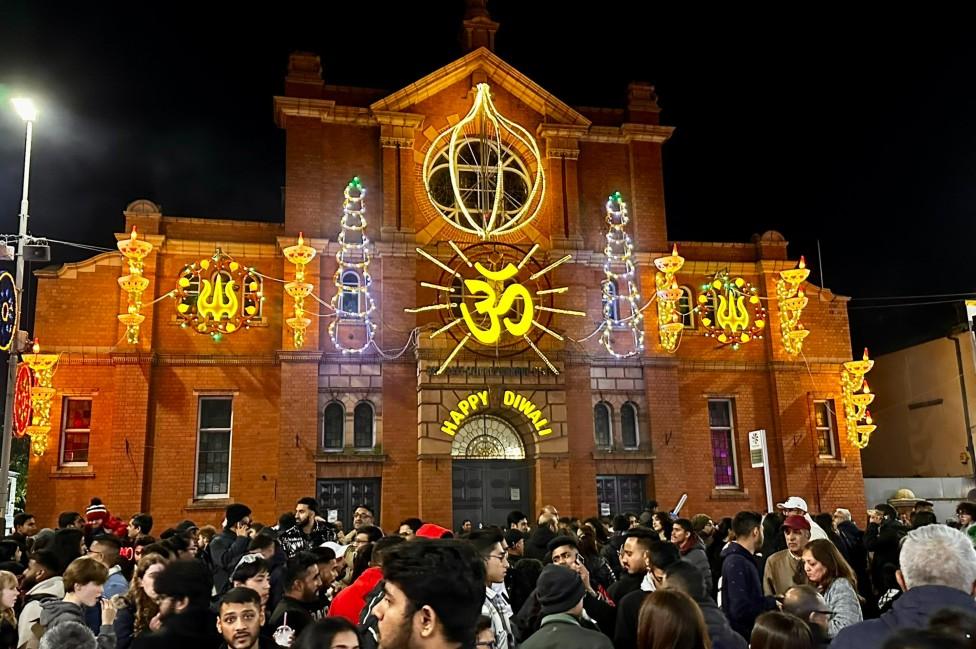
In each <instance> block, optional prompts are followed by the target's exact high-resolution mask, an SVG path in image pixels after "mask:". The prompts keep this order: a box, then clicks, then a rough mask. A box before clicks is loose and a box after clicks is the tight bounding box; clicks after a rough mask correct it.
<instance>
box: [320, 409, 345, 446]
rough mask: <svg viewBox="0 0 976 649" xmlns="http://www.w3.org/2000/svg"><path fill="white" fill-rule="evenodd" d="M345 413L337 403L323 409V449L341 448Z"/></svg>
mask: <svg viewBox="0 0 976 649" xmlns="http://www.w3.org/2000/svg"><path fill="white" fill-rule="evenodd" d="M345 418H346V415H345V412H343V410H342V406H341V405H340V404H338V403H330V404H329V405H328V406H326V407H325V440H324V445H325V448H342V442H343V440H342V438H343V429H344V424H345Z"/></svg>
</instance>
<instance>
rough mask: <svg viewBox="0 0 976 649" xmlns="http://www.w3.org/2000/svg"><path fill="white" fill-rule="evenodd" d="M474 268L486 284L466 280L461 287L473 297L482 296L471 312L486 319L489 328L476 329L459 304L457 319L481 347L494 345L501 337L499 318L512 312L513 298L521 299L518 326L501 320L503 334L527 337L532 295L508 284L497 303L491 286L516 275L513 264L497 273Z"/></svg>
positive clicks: (462, 305)
mask: <svg viewBox="0 0 976 649" xmlns="http://www.w3.org/2000/svg"><path fill="white" fill-rule="evenodd" d="M474 268H475V270H477V271H478V272H479V273H481V275H482V276H483V277H484V278H485V279H487V280H488V281H487V282H486V281H483V280H480V279H466V280H464V285H465V286H466V287H467V289H468V290H469V291H470V292H471V293H473V294H475V295H477V294H479V293H480V294H484V295H485V298H484V299H482V300H478V301H477V302H475V305H474V310H475V311H477V312H478V313H480V314H481V315H487V316H488V318H489V319H490V321H491V324H490V325H489V326H488V327H487V328H481V327H479V326H478V325H477V324H475V323H474V321H473V320H472V319H471V312H470V311H469V310H468V305H466V304H465V303H464V302H461V316H462V317H463V318H464V323H465V324H466V325H467V326H468V331H470V332H471V333H472V335H474V337H475V338H477V339H478V341H479V342H480V343H481V344H482V345H492V344H494V343H496V342H498V339H499V338H500V337H501V333H502V331H501V322H502V321H500V316H503V315H505V314H506V313H508V312H509V311H510V310H511V309H512V305H513V304H514V303H515V300H516V299H517V298H522V303H523V304H524V307H523V309H522V317H521V318H520V319H519V320H518V322H512V320H511V318H504V320H503V321H504V323H505V329H506V331H508V333H510V334H512V335H513V336H518V337H521V336H524V335H525V334H527V333H528V331H529V328H530V327H531V326H532V317H533V315H534V313H535V307H534V306H533V304H532V294H531V293H529V289H527V288H525V287H524V286H522V285H521V284H511V285H509V286H507V287H505V290H504V292H502V296H501V299H499V298H498V295H497V293H496V292H495V286H497V285H499V284H501V283H502V282H504V281H505V280H508V279H511V278H512V277H515V275H517V274H518V268H516V267H515V265H514V264H511V263H509V264H508V265H507V266H505V268H503V269H501V270H498V271H492V270H488V269H487V268H485V267H484V266H482V265H481V263H480V262H477V263H475V265H474Z"/></svg>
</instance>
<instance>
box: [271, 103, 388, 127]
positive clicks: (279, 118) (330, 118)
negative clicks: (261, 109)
mask: <svg viewBox="0 0 976 649" xmlns="http://www.w3.org/2000/svg"><path fill="white" fill-rule="evenodd" d="M274 108H275V123H276V124H277V125H278V126H279V127H281V128H285V126H286V122H287V118H289V117H311V118H317V119H319V120H321V121H322V123H323V124H351V125H353V126H376V125H377V124H379V122H378V121H377V120H376V118H375V117H373V115H372V113H370V111H369V109H368V108H361V107H358V106H339V105H337V104H336V103H335V101H334V100H332V99H303V98H299V97H280V96H279V97H275V98H274Z"/></svg>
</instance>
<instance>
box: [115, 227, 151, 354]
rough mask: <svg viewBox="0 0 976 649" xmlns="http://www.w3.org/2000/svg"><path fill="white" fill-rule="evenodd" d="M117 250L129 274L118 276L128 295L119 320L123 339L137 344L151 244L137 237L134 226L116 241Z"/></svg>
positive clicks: (143, 318)
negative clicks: (127, 301)
mask: <svg viewBox="0 0 976 649" xmlns="http://www.w3.org/2000/svg"><path fill="white" fill-rule="evenodd" d="M118 248H119V252H121V253H122V256H123V257H125V258H126V260H127V261H128V262H129V274H128V275H123V276H122V277H120V278H119V287H121V289H122V291H123V292H124V293H125V294H126V295H128V298H129V304H128V307H127V308H126V312H125V313H120V314H119V316H118V318H119V322H121V323H122V324H124V325H125V339H126V342H127V343H129V344H130V345H137V344H139V325H140V324H142V322H143V321H144V320H145V319H146V316H144V315H142V313H140V311H142V294H143V292H145V290H146V289H147V288H149V278H147V277H145V276H143V274H142V273H143V270H144V269H145V263H146V262H145V260H146V257H147V256H148V255H149V253H151V252H152V249H153V245H152V244H151V243H149V242H148V241H145V240H143V239H140V238H139V235H138V233H137V232H136V226H134V225H133V226H132V232H131V233H130V234H129V238H128V239H122V240H120V241H119V242H118Z"/></svg>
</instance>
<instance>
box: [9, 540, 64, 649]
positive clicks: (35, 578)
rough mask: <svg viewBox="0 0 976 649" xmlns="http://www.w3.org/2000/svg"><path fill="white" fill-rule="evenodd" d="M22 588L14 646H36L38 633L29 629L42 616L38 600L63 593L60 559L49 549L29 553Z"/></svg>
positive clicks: (40, 601) (56, 596) (60, 597)
mask: <svg viewBox="0 0 976 649" xmlns="http://www.w3.org/2000/svg"><path fill="white" fill-rule="evenodd" d="M21 589H22V590H23V591H24V592H25V595H24V608H23V610H22V611H21V612H20V619H19V620H18V621H17V633H18V639H17V646H18V647H28V648H29V649H30V648H35V649H36V647H37V644H38V642H37V636H35V635H34V632H33V631H32V630H31V627H33V626H34V624H36V623H37V622H39V621H40V619H41V604H42V603H43V602H45V601H47V600H60V599H62V598H63V597H64V580H63V579H62V578H61V560H60V559H58V555H56V554H54V553H53V552H51V551H50V550H38V551H37V552H35V553H34V554H32V555H31V556H30V561H29V563H28V565H27V571H26V572H24V581H23V584H22V586H21Z"/></svg>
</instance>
